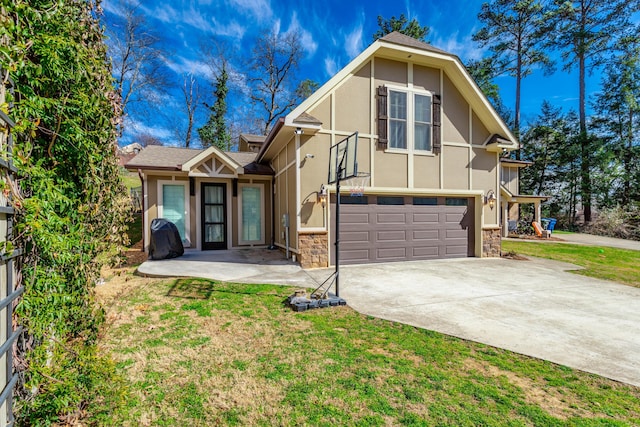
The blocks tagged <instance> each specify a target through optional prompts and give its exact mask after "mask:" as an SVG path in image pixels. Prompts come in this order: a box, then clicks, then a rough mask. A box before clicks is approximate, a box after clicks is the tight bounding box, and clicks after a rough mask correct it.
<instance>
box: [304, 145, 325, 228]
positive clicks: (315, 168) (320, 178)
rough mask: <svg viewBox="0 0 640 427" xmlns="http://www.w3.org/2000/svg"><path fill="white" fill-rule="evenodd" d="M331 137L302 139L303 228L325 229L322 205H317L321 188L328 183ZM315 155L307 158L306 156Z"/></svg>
mask: <svg viewBox="0 0 640 427" xmlns="http://www.w3.org/2000/svg"><path fill="white" fill-rule="evenodd" d="M330 144H331V137H330V136H329V135H322V134H320V135H316V136H315V137H313V138H308V137H304V136H303V137H302V138H301V144H300V159H302V160H301V161H300V166H299V170H300V204H301V206H300V225H301V226H302V228H309V227H315V228H317V227H323V226H324V213H323V211H322V205H321V204H319V203H317V199H318V192H319V191H320V186H321V185H322V184H323V183H326V182H327V176H328V165H329V146H330ZM307 154H310V155H313V158H307V157H306V155H307Z"/></svg>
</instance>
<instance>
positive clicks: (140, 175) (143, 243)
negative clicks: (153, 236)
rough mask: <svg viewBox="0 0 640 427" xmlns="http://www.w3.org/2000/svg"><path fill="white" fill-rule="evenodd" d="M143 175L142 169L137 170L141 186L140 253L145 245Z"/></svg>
mask: <svg viewBox="0 0 640 427" xmlns="http://www.w3.org/2000/svg"><path fill="white" fill-rule="evenodd" d="M143 176H144V175H143V174H142V169H138V177H139V178H140V184H141V188H142V200H141V202H142V252H144V251H145V248H146V245H145V243H146V242H145V241H144V235H145V232H144V231H145V230H146V228H145V226H146V224H145V223H144V217H145V215H144V178H143Z"/></svg>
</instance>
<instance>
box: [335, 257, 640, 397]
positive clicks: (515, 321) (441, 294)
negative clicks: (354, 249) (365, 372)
mask: <svg viewBox="0 0 640 427" xmlns="http://www.w3.org/2000/svg"><path fill="white" fill-rule="evenodd" d="M575 268H576V267H575V266H573V265H571V264H564V263H559V262H555V261H549V260H530V261H514V260H508V259H497V258H492V259H486V258H485V259H479V258H466V259H456V260H438V261H425V262H421V261H414V262H403V263H393V264H385V265H382V264H380V265H367V266H348V267H343V268H342V269H341V287H340V289H341V291H340V296H342V297H343V298H345V299H346V300H347V304H348V305H349V306H351V307H353V308H354V309H355V310H357V311H359V312H361V313H364V314H368V315H371V316H375V317H381V318H383V319H388V320H393V321H396V322H401V323H406V324H409V325H414V326H418V327H420V328H425V329H430V330H434V331H438V332H442V333H444V334H447V335H453V336H456V337H460V338H463V339H466V340H471V341H477V342H481V343H485V344H489V345H492V346H495V347H500V348H504V349H507V350H511V351H514V352H517V353H521V354H525V355H528V356H532V357H536V358H540V359H545V360H549V361H551V362H555V363H559V364H562V365H566V366H570V367H572V368H577V369H580V370H583V371H587V372H592V373H595V374H598V375H602V376H604V377H608V378H612V379H615V380H618V381H622V382H625V383H629V384H633V385H635V386H640V334H638V325H640V289H638V288H633V287H630V286H625V285H619V284H616V283H612V282H607V281H603V280H597V279H591V278H588V277H584V276H580V275H578V274H574V273H569V272H567V271H566V270H567V269H575Z"/></svg>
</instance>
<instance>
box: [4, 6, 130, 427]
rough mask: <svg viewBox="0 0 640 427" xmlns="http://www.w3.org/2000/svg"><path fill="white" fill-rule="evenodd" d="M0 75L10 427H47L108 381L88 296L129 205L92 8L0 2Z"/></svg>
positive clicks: (114, 248)
mask: <svg viewBox="0 0 640 427" xmlns="http://www.w3.org/2000/svg"><path fill="white" fill-rule="evenodd" d="M0 8H1V10H0V12H1V13H0V61H1V63H0V65H2V67H3V68H4V69H7V70H9V72H10V75H11V77H12V78H13V80H14V82H15V85H16V95H15V99H13V102H14V108H13V111H12V112H11V115H12V118H13V119H14V121H15V122H16V123H17V126H16V128H15V129H14V131H15V132H16V134H17V135H18V137H16V138H15V146H14V153H13V161H14V164H15V165H16V167H17V168H18V170H19V175H20V187H21V189H22V193H23V196H24V198H23V200H22V201H21V206H19V207H20V209H19V215H18V218H17V224H16V227H15V232H16V236H17V242H15V244H16V246H19V247H22V248H24V250H25V256H24V257H23V261H22V262H23V264H22V280H23V283H24V286H25V293H24V296H23V298H22V300H21V302H20V304H19V305H18V307H17V309H16V313H17V316H18V320H17V321H18V322H20V323H21V324H23V325H24V326H25V328H26V331H27V332H26V335H25V336H24V337H23V339H22V340H21V341H20V342H21V350H23V351H24V354H22V355H21V357H19V358H18V362H19V363H20V364H21V366H24V367H26V368H25V370H24V372H23V374H24V375H23V382H22V384H21V385H20V387H19V388H18V394H17V395H18V404H17V410H18V422H19V423H20V424H24V425H50V424H52V423H57V422H61V421H64V420H66V419H68V417H71V416H73V414H76V413H78V411H80V410H81V409H83V408H86V406H87V404H88V402H89V401H91V400H94V401H96V400H97V401H99V400H100V399H103V397H100V393H101V391H100V387H101V384H102V385H104V384H106V383H109V381H108V378H109V377H110V376H111V375H112V374H113V373H112V370H110V368H109V366H110V364H109V362H108V361H107V360H106V359H104V358H101V357H100V356H99V355H98V352H97V349H96V345H95V344H96V339H97V337H98V333H99V326H100V324H101V322H102V321H103V313H102V311H101V310H100V308H99V307H98V306H97V304H96V302H95V299H94V293H93V289H94V286H95V283H96V280H97V279H98V278H99V272H100V268H101V266H102V265H103V264H104V263H105V262H109V261H112V260H114V258H115V257H117V256H118V253H119V248H120V247H121V246H122V244H123V243H125V242H124V239H126V237H125V234H124V231H125V229H126V221H127V220H128V217H129V203H128V202H127V195H126V192H125V188H124V187H123V185H122V183H121V182H120V178H119V174H118V166H117V158H116V156H115V149H116V142H115V141H116V130H117V125H118V121H119V119H120V105H119V97H118V94H117V93H116V92H115V91H114V88H113V84H112V78H111V73H110V64H109V61H108V57H107V53H106V46H105V44H104V34H103V30H102V28H101V26H100V23H99V19H98V16H99V14H100V13H101V10H100V2H99V1H91V0H58V1H51V0H40V1H38V0H31V1H24V0H1V6H0Z"/></svg>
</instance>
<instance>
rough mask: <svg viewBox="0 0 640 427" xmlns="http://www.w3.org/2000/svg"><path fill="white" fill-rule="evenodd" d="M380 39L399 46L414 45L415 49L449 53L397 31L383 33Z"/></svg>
mask: <svg viewBox="0 0 640 427" xmlns="http://www.w3.org/2000/svg"><path fill="white" fill-rule="evenodd" d="M380 40H384V41H386V42H389V43H395V44H398V45H401V46H406V47H415V48H417V49H422V50H427V51H430V52H435V53H441V54H444V55H451V54H450V53H449V52H447V51H444V50H442V49H438V48H437V47H433V46H431V45H430V44H428V43H425V42H423V41H420V40H418V39H414V38H413V37H409V36H407V35H405V34H402V33H400V32H398V31H394V32H392V33H389V34H387V35H385V36H384V37H381V38H380Z"/></svg>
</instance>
